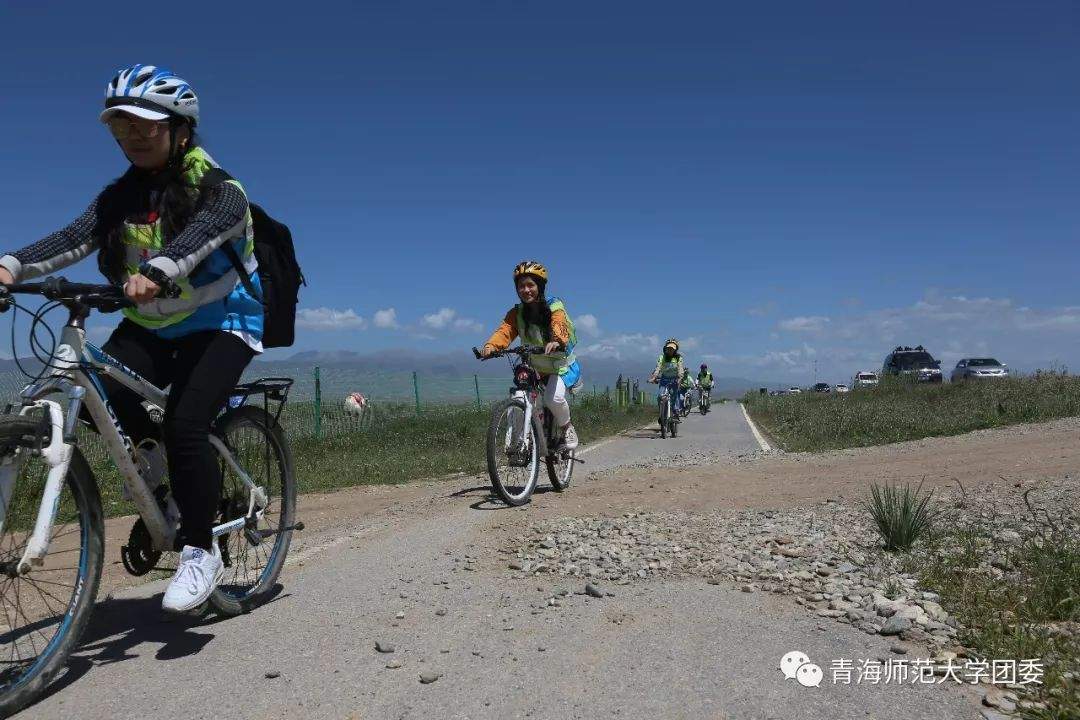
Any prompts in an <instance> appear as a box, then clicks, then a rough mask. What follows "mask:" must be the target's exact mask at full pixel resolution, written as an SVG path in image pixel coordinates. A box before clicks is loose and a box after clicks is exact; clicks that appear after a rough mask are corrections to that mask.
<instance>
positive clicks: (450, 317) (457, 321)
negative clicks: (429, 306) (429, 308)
mask: <svg viewBox="0 0 1080 720" xmlns="http://www.w3.org/2000/svg"><path fill="white" fill-rule="evenodd" d="M420 326H421V327H423V328H426V329H428V330H448V329H453V330H457V331H459V332H469V333H478V332H481V331H482V330H483V329H484V328H483V326H482V325H481V324H480V323H479V322H477V321H476V320H473V319H472V318H467V317H461V316H460V315H458V312H457V310H454V309H453V308H445V307H444V308H440V309H439V310H438V311H437V312H433V313H430V314H428V315H425V316H424V317H423V318H421V319H420Z"/></svg>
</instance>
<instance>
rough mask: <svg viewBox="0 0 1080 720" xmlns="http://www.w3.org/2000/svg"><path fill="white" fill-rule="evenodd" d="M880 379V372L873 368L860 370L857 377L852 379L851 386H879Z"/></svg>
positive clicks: (856, 387) (857, 387)
mask: <svg viewBox="0 0 1080 720" xmlns="http://www.w3.org/2000/svg"><path fill="white" fill-rule="evenodd" d="M878 382H879V380H878V374H877V373H876V372H874V371H873V370H860V371H859V372H857V373H855V379H854V380H852V381H851V387H852V388H853V389H855V390H858V389H859V388H872V387H877V384H878Z"/></svg>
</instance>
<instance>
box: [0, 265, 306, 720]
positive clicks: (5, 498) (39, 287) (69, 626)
mask: <svg viewBox="0 0 1080 720" xmlns="http://www.w3.org/2000/svg"><path fill="white" fill-rule="evenodd" d="M11 293H27V294H39V295H43V296H44V297H45V298H47V299H48V300H50V301H52V302H51V303H48V304H46V305H45V306H44V307H43V308H41V309H40V310H38V311H36V312H31V311H29V310H25V309H23V308H22V307H21V306H19V305H18V304H17V303H16V302H15V300H14V299H13V298H12V296H11ZM130 304H131V303H130V301H129V300H127V299H126V298H125V297H124V295H123V292H122V291H121V290H120V289H119V288H116V287H113V286H110V285H88V284H80V283H71V282H67V281H66V280H64V279H63V278H49V279H48V280H46V281H45V282H42V283H22V284H16V285H10V286H8V287H7V288H3V287H2V286H0V312H5V311H7V310H8V309H11V308H12V307H14V308H16V309H17V310H18V311H20V312H26V313H28V314H30V315H32V316H33V322H32V324H31V327H30V335H31V337H30V341H31V347H32V348H34V350H35V353H36V354H38V357H39V359H40V360H42V361H43V363H44V365H45V370H44V371H43V373H42V374H41V375H39V376H38V378H37V379H36V380H35V381H34V382H32V383H31V384H30V385H28V386H27V387H26V389H24V390H23V391H22V395H21V400H22V404H21V407H20V408H19V409H18V411H17V413H16V414H7V415H4V416H2V417H0V608H2V610H3V626H2V627H0V717H7V716H8V715H10V714H12V713H14V712H15V711H17V710H19V709H20V708H22V707H24V706H25V705H27V704H28V703H30V702H32V701H33V700H35V699H36V698H37V697H38V696H39V695H40V694H41V693H42V692H43V691H44V690H45V688H46V687H47V686H48V684H49V682H50V680H51V679H52V678H53V676H54V675H55V674H56V673H57V672H58V671H59V670H60V669H61V668H62V667H63V666H64V664H65V662H66V661H67V658H68V656H69V655H70V654H71V652H72V651H73V650H74V649H75V648H76V647H77V646H78V644H79V638H80V636H81V635H82V633H83V631H84V630H85V629H86V625H87V622H88V621H89V619H90V612H91V610H92V609H93V607H94V600H95V597H96V595H97V591H98V583H99V580H100V578H101V569H102V563H103V562H104V552H105V551H104V544H105V521H104V517H103V513H102V507H101V496H100V494H99V492H98V481H97V479H96V478H95V477H94V472H93V470H92V469H91V466H90V464H89V463H88V462H87V461H86V458H85V457H84V456H83V454H82V452H81V451H80V449H79V447H78V445H77V436H76V428H77V426H78V422H79V413H80V410H81V409H82V408H83V406H84V405H85V408H86V410H87V411H88V412H89V413H90V416H91V417H92V418H93V420H94V424H95V426H96V427H97V429H98V432H99V433H100V434H101V438H102V440H103V441H104V443H105V447H106V449H107V451H108V455H109V457H110V458H111V459H112V461H113V462H114V463H115V466H116V468H117V470H119V474H120V477H121V480H122V482H123V486H124V488H125V490H126V493H127V495H129V496H130V498H131V500H132V502H133V503H134V504H135V508H136V510H137V512H138V514H139V518H138V519H137V520H136V521H135V525H134V527H133V528H132V529H131V534H130V537H129V538H128V544H127V545H125V546H124V547H123V548H122V552H121V559H122V560H123V564H124V567H125V568H126V569H127V570H128V571H129V572H131V573H132V574H134V575H143V574H145V573H148V572H150V571H151V570H153V569H154V568H155V567H156V566H157V562H158V560H159V559H160V558H161V555H162V553H163V552H164V551H173V550H176V549H177V548H176V545H175V541H176V535H177V529H178V527H179V521H180V514H179V511H178V510H177V507H176V503H175V502H174V501H173V499H172V495H171V493H170V491H169V488H168V486H167V484H166V483H165V482H164V478H163V477H162V476H161V475H157V477H156V478H155V477H154V475H155V474H154V473H153V472H152V471H151V469H150V468H149V466H148V465H147V463H146V462H145V461H144V458H143V457H142V456H141V455H140V454H139V453H138V452H137V451H136V449H135V448H133V447H132V445H131V440H130V438H129V437H128V435H127V434H126V433H124V430H123V428H122V427H121V426H120V424H119V422H118V421H117V420H116V416H115V414H114V412H113V409H112V407H111V406H110V404H109V399H108V397H107V396H106V394H105V390H104V388H103V386H102V384H101V380H100V376H102V375H107V376H109V377H111V378H114V379H115V380H116V381H117V382H119V383H120V384H122V385H123V386H124V387H126V388H130V389H131V390H133V391H134V392H136V393H138V394H139V395H140V396H141V397H142V398H143V399H144V400H146V401H147V402H148V403H151V404H153V405H154V406H156V407H158V408H163V407H165V406H166V401H167V399H168V393H167V392H166V391H164V390H161V389H159V388H157V387H154V386H153V385H151V384H150V383H148V382H147V381H146V380H144V379H143V378H141V377H139V376H138V375H136V374H135V373H134V372H133V371H131V370H130V369H128V368H126V367H124V366H123V365H121V364H120V363H118V362H117V361H116V360H115V359H113V358H112V357H110V356H109V355H107V354H106V353H104V352H102V351H101V350H100V349H99V348H98V347H97V346H95V345H94V344H92V343H90V342H88V341H87V340H86V331H85V322H86V319H87V317H89V315H90V311H91V310H99V311H103V312H112V311H115V310H119V309H121V308H123V307H128V306H129V305H130ZM60 306H63V307H65V308H67V310H68V312H69V316H68V321H67V324H66V325H65V326H64V329H63V331H62V332H61V335H60V342H59V344H56V343H55V342H54V344H53V348H52V349H45V350H42V348H43V347H44V341H43V340H42V339H41V338H40V337H38V335H37V332H38V331H39V329H40V328H41V327H45V328H46V329H48V328H47V326H45V325H44V323H43V316H44V314H45V313H47V312H48V311H49V310H50V309H52V308H57V307H60ZM48 332H49V334H51V333H52V331H51V330H49V331H48ZM54 341H55V338H54ZM13 349H14V348H13ZM292 382H293V381H292V380H291V379H289V378H264V379H262V380H257V381H255V382H251V383H246V384H243V385H239V386H237V387H236V388H235V389H234V390H233V392H232V397H233V398H234V399H235V398H240V400H239V401H236V402H235V406H234V407H227V408H222V414H221V415H220V416H219V417H218V418H217V420H216V421H215V422H214V425H213V428H212V431H211V435H210V444H211V445H212V446H213V448H214V450H215V451H216V452H217V455H218V459H219V462H220V464H221V467H222V478H223V487H222V494H221V498H222V499H221V505H220V507H219V509H218V518H217V520H218V522H219V524H218V525H217V526H216V527H214V529H213V535H214V538H215V542H217V543H218V545H219V547H220V549H221V555H222V560H223V562H224V565H225V576H224V577H223V578H222V581H221V583H220V584H219V586H218V588H217V589H216V590H215V591H214V593H213V595H211V596H210V600H209V605H210V606H211V607H212V608H213V609H214V610H216V611H217V612H219V613H221V614H224V615H236V614H239V613H243V612H246V611H248V610H250V609H251V608H253V607H254V606H256V605H258V604H259V603H260V602H262V601H263V600H265V599H267V598H268V597H269V596H270V594H271V593H272V591H273V589H274V585H275V583H276V582H277V578H278V574H279V573H280V572H281V568H282V566H283V565H284V563H285V555H286V554H287V553H288V551H289V543H290V540H291V538H292V532H293V530H302V529H303V523H295V524H294V518H293V514H294V512H295V508H296V477H295V475H294V473H293V461H292V455H291V453H290V451H289V445H288V443H287V442H286V440H285V436H284V434H283V432H282V430H281V426H280V425H279V424H278V416H279V415H280V412H281V408H282V406H283V405H284V403H285V401H286V398H287V395H288V391H289V388H290V387H291V385H292ZM255 396H262V403H260V404H261V407H259V406H257V405H256V404H255V403H250V402H248V401H249V400H250V399H251V398H252V397H255ZM51 398H56V399H51ZM272 401H273V402H276V403H277V407H276V413H274V414H272V413H271V412H270V409H271V408H270V405H269V403H270V402H272ZM61 402H64V404H63V405H62V404H61ZM230 404H232V403H230ZM10 409H11V406H9V412H10Z"/></svg>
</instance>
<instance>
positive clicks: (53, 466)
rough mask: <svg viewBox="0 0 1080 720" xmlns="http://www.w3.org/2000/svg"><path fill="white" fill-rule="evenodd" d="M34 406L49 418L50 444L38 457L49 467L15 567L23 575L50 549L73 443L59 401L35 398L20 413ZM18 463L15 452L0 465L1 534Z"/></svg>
mask: <svg viewBox="0 0 1080 720" xmlns="http://www.w3.org/2000/svg"><path fill="white" fill-rule="evenodd" d="M35 408H42V409H44V410H45V411H46V415H45V417H47V418H48V423H49V444H48V445H45V446H44V447H42V448H41V457H42V458H43V459H44V460H45V463H46V464H47V465H48V466H49V474H48V476H47V477H46V479H45V488H44V490H43V491H42V496H41V505H40V506H39V507H38V514H37V518H36V519H35V521H34V529H33V531H32V532H31V533H30V537H28V538H27V541H26V550H25V551H23V554H22V557H21V558H20V559H19V561H18V562H17V563H16V565H15V568H14V570H15V572H16V573H18V574H19V575H25V574H26V573H28V572H30V570H31V568H33V567H40V566H41V565H42V564H43V563H44V557H45V553H46V552H47V551H48V549H49V531H50V530H51V529H52V526H53V523H54V522H56V514H57V512H59V510H60V494H61V493H62V492H63V490H64V480H65V479H66V478H67V472H68V467H69V466H70V465H71V454H72V451H73V448H72V446H71V445H70V444H69V443H68V442H66V441H65V439H64V414H63V412H62V411H61V410H60V404H59V403H57V402H54V401H52V400H38V401H37V402H36V403H34V404H33V405H28V406H25V407H24V408H23V409H22V411H21V413H20V414H22V415H25V414H26V413H27V412H28V411H30V410H33V409H35ZM27 451H28V448H20V449H19V452H27ZM19 465H20V463H19V457H18V454H17V453H12V454H9V455H7V456H6V457H5V458H4V462H3V464H2V465H0V533H3V530H4V525H5V524H6V523H7V512H8V510H9V509H10V508H9V504H10V502H11V496H12V493H13V492H14V490H15V482H16V480H17V479H18V475H19ZM9 572H10V571H9Z"/></svg>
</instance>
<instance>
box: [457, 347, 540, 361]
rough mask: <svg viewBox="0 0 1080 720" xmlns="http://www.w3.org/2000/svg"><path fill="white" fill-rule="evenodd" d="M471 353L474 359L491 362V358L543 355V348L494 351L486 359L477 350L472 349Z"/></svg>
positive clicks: (516, 348)
mask: <svg viewBox="0 0 1080 720" xmlns="http://www.w3.org/2000/svg"><path fill="white" fill-rule="evenodd" d="M472 351H473V355H475V356H476V359H477V360H481V361H482V360H491V359H492V358H498V357H505V356H507V355H519V356H521V357H526V356H527V355H543V354H544V348H542V347H538V346H536V345H519V346H518V347H515V348H507V349H506V350H496V351H495V352H493V353H491V354H490V355H488V356H487V357H484V354H483V353H481V352H480V350H478V349H477V348H473V349H472Z"/></svg>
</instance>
